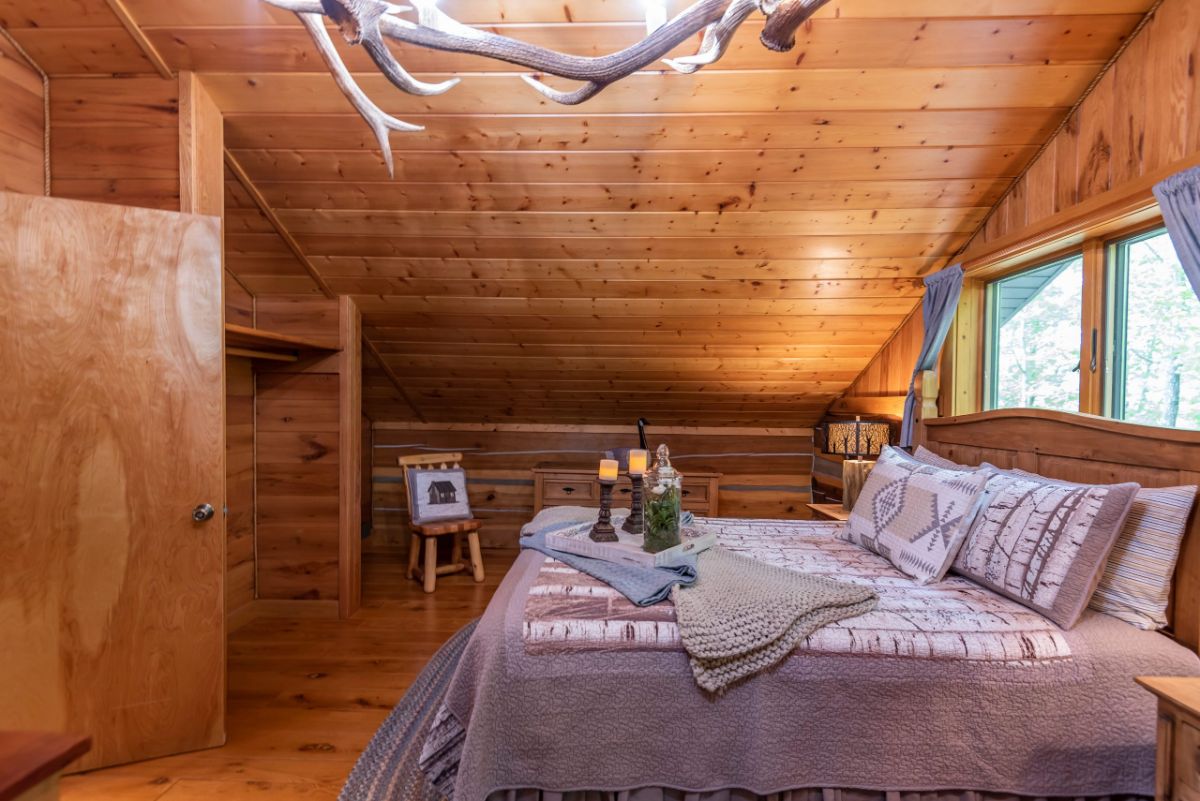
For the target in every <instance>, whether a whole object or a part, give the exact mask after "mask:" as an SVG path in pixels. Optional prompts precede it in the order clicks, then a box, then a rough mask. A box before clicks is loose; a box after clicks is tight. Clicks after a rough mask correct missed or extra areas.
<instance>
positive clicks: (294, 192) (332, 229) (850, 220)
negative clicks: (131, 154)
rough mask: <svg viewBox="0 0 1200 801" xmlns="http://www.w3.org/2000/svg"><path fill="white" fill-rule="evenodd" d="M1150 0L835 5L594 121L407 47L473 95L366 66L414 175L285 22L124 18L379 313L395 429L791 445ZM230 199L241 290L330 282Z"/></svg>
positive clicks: (85, 12)
mask: <svg viewBox="0 0 1200 801" xmlns="http://www.w3.org/2000/svg"><path fill="white" fill-rule="evenodd" d="M1151 4H1152V0H1005V2H994V0H907V1H906V2H895V0H834V2H833V3H831V4H830V5H829V6H827V7H826V8H825V9H824V10H822V11H821V12H819V15H818V18H817V19H815V20H813V21H812V22H811V23H810V24H809V25H808V26H806V27H805V28H804V29H803V30H802V31H801V33H800V35H799V37H798V44H797V47H796V49H795V50H794V51H793V52H791V53H787V54H777V53H771V52H769V51H767V50H766V49H764V48H763V47H762V46H761V45H760V44H759V43H758V36H757V34H758V27H759V25H758V24H757V23H753V22H752V23H750V24H747V25H746V26H745V27H744V29H743V30H742V31H741V33H740V34H739V36H738V38H737V39H736V41H735V42H734V44H733V46H732V47H731V48H730V50H729V53H728V55H727V56H726V57H725V59H724V60H723V61H722V62H720V63H719V64H718V65H716V67H715V68H712V69H707V70H705V71H703V72H700V73H698V74H696V75H694V76H684V75H677V74H674V73H671V72H657V71H651V72H644V73H640V74H638V75H635V76H632V77H630V78H629V79H627V80H625V81H623V82H621V83H620V84H618V85H615V86H613V87H611V88H610V89H609V90H607V91H606V92H604V93H603V94H601V95H600V96H599V97H597V98H595V99H593V100H591V101H589V102H587V103H585V104H583V105H580V106H576V107H565V106H558V105H555V104H552V103H550V102H549V101H547V100H546V99H545V98H543V97H541V96H540V95H538V94H536V93H534V92H533V91H532V90H530V89H529V88H528V87H526V86H525V85H524V84H523V83H522V82H521V81H520V80H518V78H517V77H516V75H515V70H514V68H512V67H510V66H509V65H505V64H502V63H497V62H492V61H486V60H482V59H479V58H475V57H468V56H460V55H454V54H446V53H437V52H432V51H425V50H414V49H410V48H405V47H397V48H396V53H397V56H398V58H399V59H400V60H401V62H402V63H404V64H405V65H406V66H407V67H408V68H409V69H411V70H413V71H415V72H418V73H422V75H421V77H425V78H428V79H432V78H436V77H438V76H443V75H447V74H460V75H463V76H464V78H465V80H464V81H463V83H462V84H461V85H460V86H458V87H456V88H455V89H454V90H452V91H450V92H449V93H447V94H445V95H442V96H439V97H432V98H415V97H409V96H406V95H402V94H400V93H398V92H396V91H394V90H392V89H391V88H390V87H389V86H387V85H386V84H385V82H384V80H383V79H382V78H381V77H380V76H378V75H377V74H376V73H375V71H374V69H373V67H372V66H371V65H370V63H369V61H367V60H366V59H365V57H364V54H362V53H361V52H358V51H354V50H351V49H348V48H344V52H345V57H346V59H347V62H348V63H349V64H350V65H351V68H352V69H354V70H355V71H356V73H359V75H358V77H359V80H360V82H361V84H362V86H363V87H364V88H365V89H366V90H367V91H368V93H369V94H370V95H371V96H372V97H374V98H375V99H376V100H377V102H379V103H380V105H382V106H383V108H384V109H385V110H387V111H389V112H392V113H394V114H396V115H397V116H399V117H400V118H401V119H404V120H407V121H410V122H415V123H420V124H423V125H425V126H426V127H427V130H426V131H425V132H422V133H414V134H397V135H395V136H394V137H393V140H394V145H395V149H396V156H397V174H396V179H395V180H389V179H388V176H387V173H386V171H385V169H384V166H383V161H382V159H381V157H380V155H379V153H378V152H376V150H375V143H374V140H373V138H372V136H371V135H370V133H369V131H368V130H367V128H366V126H365V124H364V123H363V122H362V121H361V120H360V119H359V118H358V117H357V116H356V115H355V114H354V113H353V111H352V110H351V109H350V108H349V107H348V105H347V103H346V101H345V100H344V99H343V97H342V96H341V94H340V93H339V92H338V90H337V88H336V87H335V86H334V83H333V81H332V79H331V78H330V76H329V75H328V73H327V72H326V70H325V67H324V64H323V63H322V62H321V60H320V58H319V57H318V55H317V54H316V52H315V51H314V50H313V48H312V47H311V45H310V44H309V41H308V38H307V36H306V34H305V33H304V31H303V30H302V29H301V28H300V27H299V25H298V24H297V23H296V22H295V20H294V18H292V17H291V15H289V14H287V13H284V12H280V11H278V10H276V9H273V8H271V7H269V6H267V5H265V4H262V3H260V2H258V0H173V1H172V2H161V0H126V2H125V5H126V7H127V8H128V10H129V12H130V15H131V16H132V18H133V19H134V20H136V22H137V23H138V24H139V25H140V26H141V28H142V29H143V30H144V31H145V34H146V36H147V37H148V39H149V40H150V42H152V43H153V45H154V46H155V47H156V48H157V49H158V50H159V51H160V52H161V53H162V55H163V57H164V58H165V59H166V61H167V62H168V63H169V64H170V65H171V67H172V68H174V69H179V70H182V69H191V70H196V71H199V72H203V73H206V78H205V83H206V86H207V87H208V89H209V91H210V93H211V94H212V95H213V97H214V98H215V99H216V101H217V103H218V105H220V106H221V108H222V109H223V110H224V111H225V113H226V115H227V117H226V119H227V123H226V137H227V139H226V144H227V147H228V148H229V150H230V153H231V155H232V157H233V159H234V160H235V161H236V163H237V164H238V165H240V169H241V170H243V171H244V173H245V176H246V178H247V179H248V180H249V182H250V183H251V184H252V185H253V187H254V190H255V191H257V192H258V193H260V194H261V197H262V198H264V199H265V201H266V203H267V204H269V206H270V207H271V208H272V209H273V210H274V211H275V212H276V214H277V216H278V219H279V220H280V221H281V222H282V224H283V225H284V226H285V228H286V230H287V231H288V232H289V233H290V234H291V235H292V236H294V237H295V240H296V241H297V242H298V243H299V245H300V247H301V249H302V251H303V255H304V257H305V259H307V260H308V262H309V266H310V267H312V268H315V269H316V270H317V271H318V272H319V274H320V276H321V277H322V279H323V280H324V281H325V282H326V283H327V285H328V286H329V287H330V288H331V289H332V291H334V292H336V293H339V294H349V295H353V296H354V297H355V298H356V299H357V301H358V303H359V305H360V306H361V308H362V310H363V312H364V314H365V320H364V323H365V328H364V330H365V334H366V336H367V338H368V339H369V341H370V342H371V344H372V347H373V348H374V349H376V350H377V351H378V352H379V354H380V358H381V359H382V360H383V361H384V362H386V365H387V368H388V369H386V370H384V369H383V368H382V366H380V365H378V364H376V366H375V367H374V368H372V369H370V370H369V371H368V385H367V392H366V396H367V399H368V404H369V408H370V410H371V412H372V414H373V415H374V416H376V417H377V418H381V419H388V418H397V419H400V418H405V419H407V418H412V417H414V416H418V415H419V416H420V417H422V418H425V419H427V420H449V421H479V420H486V421H539V422H551V421H560V422H579V423H589V422H595V423H603V422H627V421H629V420H631V419H633V418H635V417H637V416H638V415H639V414H646V415H648V416H653V417H654V419H655V422H656V423H662V424H667V423H675V424H685V423H697V424H733V425H780V426H783V425H787V426H797V425H807V424H811V423H813V422H814V421H816V420H817V419H818V418H819V417H820V415H821V412H822V411H823V409H824V408H825V407H826V406H827V405H828V403H829V402H830V400H832V399H833V398H834V397H835V396H836V395H838V394H839V393H840V392H841V391H842V390H843V389H844V388H845V387H846V386H847V385H848V384H849V382H850V381H851V380H853V379H854V377H855V376H856V375H857V374H858V373H859V371H861V370H862V368H863V367H864V366H865V365H866V364H867V363H868V361H869V360H870V358H871V356H872V355H874V354H875V352H876V351H877V350H878V349H879V347H880V345H881V344H882V343H884V342H885V341H886V340H887V338H888V337H889V335H890V334H891V333H892V332H893V331H894V330H895V329H896V328H897V326H898V325H899V324H900V322H901V321H902V320H903V318H904V316H905V315H906V314H907V313H908V312H909V311H911V309H912V308H913V306H914V305H915V304H916V303H917V300H918V298H919V295H920V291H921V290H920V279H921V276H923V275H925V274H927V273H928V272H930V271H931V270H934V269H936V268H938V267H940V266H941V265H943V264H944V263H945V261H946V259H947V258H948V257H949V256H950V255H952V254H953V253H954V252H955V251H956V250H957V249H958V248H959V247H960V246H961V245H962V244H963V243H964V242H965V241H966V239H967V238H969V236H970V235H971V234H972V233H973V232H974V231H975V230H976V229H977V228H978V226H979V224H980V222H981V221H982V220H983V218H984V216H985V214H986V211H987V210H988V209H989V208H990V207H991V206H992V205H993V204H994V203H995V202H996V201H997V200H998V199H999V197H1000V196H1001V194H1002V193H1003V191H1004V189H1005V188H1006V187H1007V186H1008V184H1009V183H1010V182H1011V181H1012V179H1013V178H1014V177H1015V176H1016V175H1018V174H1019V172H1020V171H1021V170H1022V168H1023V167H1024V166H1025V165H1026V164H1027V163H1028V162H1029V160H1030V159H1031V158H1032V156H1033V155H1034V153H1035V152H1036V151H1037V149H1038V147H1039V145H1040V144H1041V143H1043V142H1044V141H1045V140H1047V139H1048V138H1049V136H1050V134H1051V133H1052V132H1053V130H1054V129H1055V128H1056V126H1057V125H1058V123H1059V122H1060V120H1061V119H1062V118H1063V116H1064V114H1065V112H1066V110H1067V109H1068V108H1069V107H1070V106H1071V105H1072V104H1073V103H1074V102H1075V101H1076V100H1077V99H1078V98H1079V96H1080V95H1081V93H1082V92H1083V91H1084V90H1085V88H1086V87H1087V85H1088V83H1089V82H1090V81H1091V80H1092V79H1093V78H1094V77H1095V75H1096V74H1097V72H1098V71H1099V70H1100V69H1101V67H1102V65H1103V64H1104V63H1105V62H1106V61H1107V60H1108V59H1109V57H1110V56H1111V55H1112V54H1113V53H1114V52H1115V51H1116V49H1117V48H1118V46H1119V45H1120V42H1121V40H1122V37H1124V36H1125V35H1127V34H1128V33H1129V32H1130V31H1131V30H1132V29H1133V28H1134V27H1135V26H1136V24H1137V22H1138V21H1139V19H1140V17H1141V16H1142V15H1143V14H1144V13H1145V12H1146V11H1147V9H1148V8H1149V6H1150V5H1151ZM684 5H685V3H684V2H683V0H673V2H671V3H670V4H669V6H670V9H671V11H672V12H674V11H678V10H679V9H681V8H682V7H683V6H684ZM442 8H443V9H444V10H445V11H447V12H448V13H449V14H451V15H452V16H455V17H457V18H458V19H460V20H462V21H464V22H469V23H472V24H479V25H484V26H487V27H489V28H491V29H494V30H497V31H500V32H503V33H506V34H508V35H510V36H513V37H516V38H520V39H524V40H527V41H531V42H536V43H538V44H541V45H545V46H548V47H553V48H556V49H559V50H566V51H570V52H574V53H580V54H600V53H605V52H610V51H613V50H617V49H619V48H621V47H624V46H626V45H628V44H631V43H633V42H635V41H637V40H638V39H639V38H641V37H642V36H643V35H644V21H643V13H644V12H643V8H644V6H643V4H642V0H607V1H606V2H586V0H585V1H584V2H574V0H572V1H571V2H566V3H564V2H562V0H443V3H442ZM0 24H3V25H4V26H5V27H7V28H8V29H9V30H10V31H11V33H12V34H13V35H14V36H16V38H17V39H18V41H20V42H21V44H22V45H23V46H24V47H25V48H26V49H28V50H29V51H30V53H31V54H32V55H33V57H34V58H35V59H36V60H37V61H38V62H39V63H40V64H41V66H42V67H43V68H44V69H46V70H47V71H48V72H50V73H52V74H54V75H60V76H61V75H79V74H85V75H94V74H109V73H146V72H151V71H152V69H151V67H150V62H149V61H147V59H146V58H145V56H143V55H142V52H141V50H139V48H138V47H137V46H136V44H135V43H134V41H133V40H132V39H131V38H130V36H129V35H128V33H127V32H126V31H125V29H124V28H123V27H121V25H120V24H119V22H118V21H117V19H116V17H114V16H113V15H112V13H111V11H110V10H109V7H108V5H107V4H106V3H105V2H102V0H53V1H52V0H0ZM563 85H564V86H565V84H563ZM229 179H230V180H229V181H228V198H227V203H228V210H227V245H228V251H229V252H228V267H229V269H230V270H231V272H233V273H234V274H235V275H236V276H237V277H238V279H239V280H240V281H241V282H242V283H243V284H244V285H245V286H247V287H248V288H249V289H250V290H251V291H252V292H255V293H258V294H269V293H313V292H318V291H319V289H318V287H317V285H316V284H315V283H314V282H313V280H312V279H311V278H310V277H309V274H308V273H307V272H306V270H305V266H304V265H302V263H301V262H300V261H298V260H297V259H296V258H295V256H293V255H292V253H291V252H290V251H289V250H288V249H287V248H286V247H285V246H284V245H283V241H282V240H281V239H280V238H279V236H278V235H277V234H276V232H275V230H274V228H273V227H272V225H271V224H270V222H268V220H267V218H266V217H265V216H264V215H263V214H262V213H261V212H260V211H259V209H258V208H257V207H256V205H255V202H254V197H253V194H252V193H251V192H248V191H247V187H246V186H244V183H243V182H241V181H239V180H237V179H236V178H235V177H234V176H233V175H230V176H229ZM393 379H398V380H399V382H400V383H401V384H402V385H403V392H401V391H400V389H398V388H397V387H396V386H395V381H394V380H393ZM406 396H407V397H406Z"/></svg>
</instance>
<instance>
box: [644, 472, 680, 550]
mask: <svg viewBox="0 0 1200 801" xmlns="http://www.w3.org/2000/svg"><path fill="white" fill-rule="evenodd" d="M649 496H650V497H649V501H648V502H647V504H646V537H645V542H644V543H643V545H642V547H643V549H644V550H646V551H647V552H649V553H658V552H659V551H664V550H666V549H667V548H673V547H674V546H676V545H678V544H679V490H678V489H677V488H676V487H667V488H666V489H665V490H664V491H663V492H662V493H655V492H650V493H649Z"/></svg>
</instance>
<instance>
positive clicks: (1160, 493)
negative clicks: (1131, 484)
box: [1012, 470, 1196, 631]
mask: <svg viewBox="0 0 1200 801" xmlns="http://www.w3.org/2000/svg"><path fill="white" fill-rule="evenodd" d="M1012 472H1014V473H1024V471H1022V470H1013V471H1012ZM1027 475H1028V474H1027ZM1195 500H1196V487H1195V486H1190V487H1143V488H1142V489H1140V490H1138V491H1137V495H1135V496H1134V499H1133V508H1131V509H1130V510H1129V517H1128V518H1126V520H1125V526H1124V527H1123V528H1122V529H1121V534H1120V536H1118V537H1117V544H1116V545H1114V546H1113V549H1112V552H1111V553H1109V555H1108V563H1107V564H1106V565H1105V566H1104V575H1102V576H1101V577H1100V584H1099V585H1098V586H1097V587H1096V593H1095V594H1094V595H1093V596H1092V600H1091V603H1089V604H1088V607H1089V608H1091V609H1095V610H1096V611H1097V612H1103V613H1104V614H1106V615H1112V616H1113V617H1115V618H1118V619H1120V620H1124V621H1125V622H1126V623H1130V624H1132V625H1134V626H1137V627H1138V628H1139V629H1146V630H1147V631H1154V630H1156V629H1161V628H1163V627H1164V626H1166V625H1167V601H1168V600H1169V599H1170V597H1171V580H1172V579H1173V578H1174V576H1175V563H1176V562H1177V561H1178V560H1179V549H1180V548H1181V547H1182V546H1183V535H1184V533H1185V532H1186V531H1187V522H1188V514H1189V513H1190V512H1191V510H1192V504H1193V503H1194V502H1195Z"/></svg>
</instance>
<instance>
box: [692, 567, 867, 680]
mask: <svg viewBox="0 0 1200 801" xmlns="http://www.w3.org/2000/svg"><path fill="white" fill-rule="evenodd" d="M698 573H699V578H698V580H697V581H696V583H695V584H693V585H691V586H690V587H676V588H675V590H674V592H673V595H672V598H673V600H674V601H675V617H676V620H677V621H678V624H679V637H680V640H681V641H682V643H683V647H684V650H686V651H687V653H688V657H689V659H690V661H691V665H692V674H693V675H694V676H695V677H696V683H697V684H699V685H700V686H701V687H702V688H704V689H705V690H708V691H709V692H712V693H722V692H724V691H725V690H726V689H727V688H728V687H729V686H731V685H732V684H734V683H735V682H737V681H740V680H741V679H744V678H746V677H747V676H751V675H754V674H755V673H758V672H760V671H763V670H766V669H767V668H769V667H771V666H772V665H774V664H775V663H777V662H779V661H781V660H782V659H783V658H784V657H786V656H787V655H788V654H789V653H791V652H792V649H794V648H795V647H796V646H797V645H798V644H799V643H800V642H801V641H802V640H803V639H804V638H805V637H807V636H808V635H809V634H811V633H812V632H814V631H816V630H817V629H819V628H821V627H822V626H827V625H829V624H830V623H836V622H838V621H839V620H845V619H846V618H851V617H857V616H859V615H862V614H866V613H867V612H870V611H871V610H872V609H874V608H875V603H876V601H877V600H878V597H877V596H876V595H875V592H874V591H872V590H870V589H868V588H866V587H859V586H856V585H854V584H844V583H842V582H840V581H831V580H830V579H825V578H820V577H817V576H809V575H805V574H804V573H797V572H796V571H794V570H788V569H786V568H782V567H776V566H775V565H769V564H767V563H766V562H760V561H758V560H757V559H751V558H749V557H747V556H742V555H741V554H736V553H732V552H730V551H726V550H724V549H722V548H712V549H710V550H707V551H705V552H703V553H701V554H700V564H699V571H698Z"/></svg>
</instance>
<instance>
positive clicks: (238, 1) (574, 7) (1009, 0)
mask: <svg viewBox="0 0 1200 801" xmlns="http://www.w3.org/2000/svg"><path fill="white" fill-rule="evenodd" d="M1151 1H1152V0H1003V2H996V0H954V2H947V1H946V0H905V1H904V2H896V0H834V2H832V3H830V4H829V5H828V6H826V7H825V8H823V9H821V10H820V11H818V12H817V14H816V19H817V20H818V21H820V20H823V19H833V18H843V19H851V18H867V19H886V18H912V19H924V18H935V19H936V18H946V17H950V18H970V17H983V18H1003V17H1010V16H1022V17H1023V16H1045V15H1053V16H1071V15H1108V14H1138V13H1142V12H1145V11H1146V10H1147V8H1149V6H1150V3H1151ZM82 2H83V0H37V2H35V3H33V6H34V7H36V8H37V9H38V12H37V13H38V15H39V19H40V20H41V21H42V22H43V23H47V24H50V23H51V22H52V21H54V20H56V21H58V22H59V23H60V24H68V21H69V19H70V16H69V15H70V9H71V7H73V6H79V5H80V4H81V3H82ZM126 3H127V5H128V6H129V8H130V9H131V10H132V11H134V12H135V13H136V14H137V16H138V19H139V20H140V21H141V24H142V25H143V26H144V27H150V26H155V27H162V26H205V25H271V24H280V25H296V24H297V23H296V21H295V18H294V17H293V16H292V15H291V14H290V13H288V12H285V11H282V10H280V9H277V8H274V7H272V6H269V5H267V4H265V3H262V2H258V0H254V1H253V2H250V1H248V0H171V2H169V3H165V2H163V0H126ZM28 5H29V3H27V2H22V0H0V18H4V16H5V14H4V10H5V9H6V8H7V9H12V8H24V7H27V6H28ZM685 5H686V3H685V2H683V0H675V1H674V2H672V3H670V8H671V9H672V10H676V11H677V10H679V9H682V8H683V7H684V6H685ZM439 7H440V8H441V9H442V10H443V11H445V12H446V13H447V14H449V15H451V16H452V17H454V18H455V19H457V20H459V21H461V22H465V23H469V24H487V23H505V22H507V23H534V24H539V23H550V24H553V23H589V22H642V23H643V24H644V19H645V13H646V11H645V8H646V7H645V3H644V0H606V2H602V3H598V2H592V1H591V0H569V2H564V1H563V0H441V2H440V3H439ZM33 13H34V12H27V14H26V16H29V15H31V14H33Z"/></svg>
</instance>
